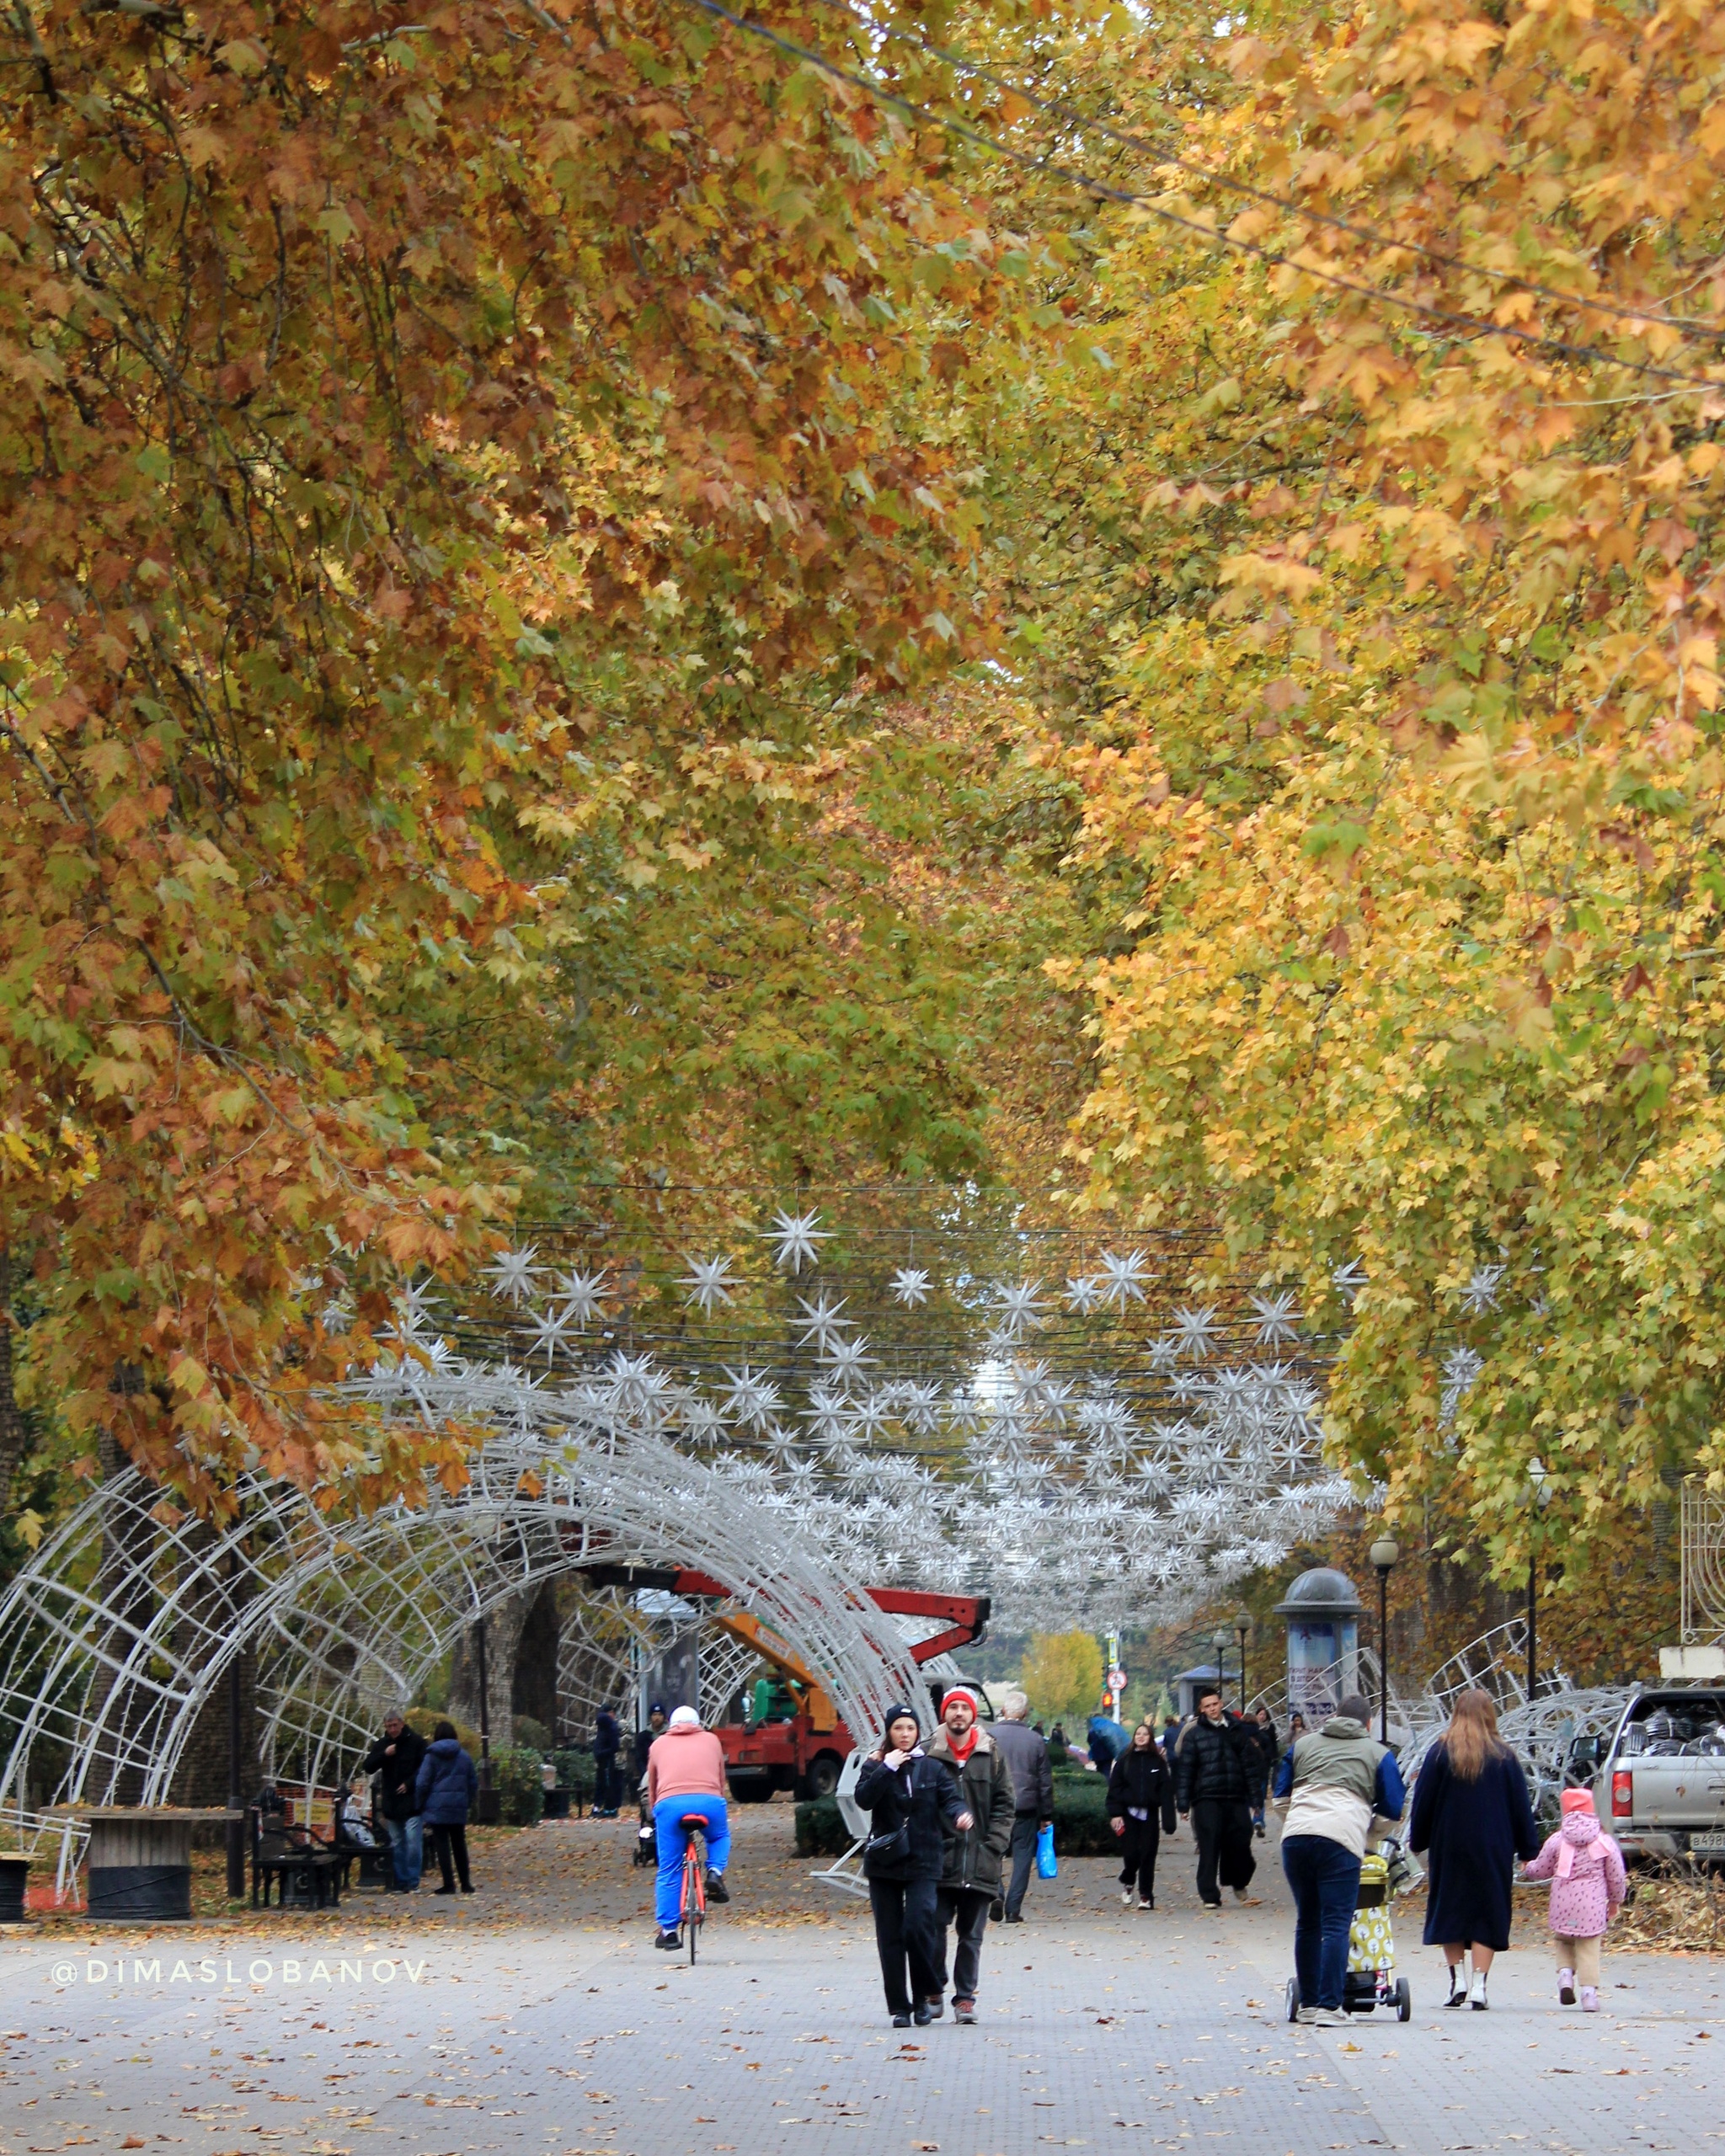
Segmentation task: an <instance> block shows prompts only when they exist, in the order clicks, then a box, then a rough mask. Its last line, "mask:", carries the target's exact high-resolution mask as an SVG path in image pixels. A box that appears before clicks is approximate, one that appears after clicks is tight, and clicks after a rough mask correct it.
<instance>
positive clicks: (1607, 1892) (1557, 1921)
mask: <svg viewBox="0 0 1725 2156" xmlns="http://www.w3.org/2000/svg"><path fill="white" fill-rule="evenodd" d="M1526 1876H1527V1877H1528V1878H1530V1879H1549V1880H1550V1881H1551V1913H1550V1915H1549V1917H1548V1918H1547V1919H1546V1921H1547V1923H1548V1924H1550V1925H1551V1929H1552V1930H1553V1931H1555V1932H1556V1933H1557V1935H1558V1936H1559V1937H1560V1938H1562V1939H1597V1938H1598V1937H1599V1935H1600V1934H1601V1933H1602V1932H1604V1931H1605V1929H1606V1928H1607V1926H1608V1925H1609V1924H1610V1921H1611V1913H1612V1911H1613V1910H1614V1909H1616V1908H1618V1907H1619V1906H1620V1904H1621V1902H1622V1900H1623V1897H1624V1895H1625V1894H1626V1892H1627V1891H1628V1887H1629V1880H1628V1876H1627V1875H1626V1872H1625V1870H1624V1869H1623V1852H1622V1850H1621V1849H1619V1848H1618V1846H1617V1844H1616V1842H1614V1841H1613V1840H1612V1838H1611V1837H1610V1835H1609V1834H1608V1833H1606V1832H1605V1828H1603V1827H1601V1826H1600V1824H1599V1820H1598V1819H1597V1818H1596V1817H1594V1814H1593V1813H1592V1812H1566V1813H1565V1814H1564V1817H1563V1823H1562V1826H1561V1827H1559V1828H1558V1829H1557V1833H1555V1834H1552V1835H1551V1836H1550V1837H1549V1838H1547V1840H1546V1845H1545V1847H1544V1848H1543V1849H1541V1851H1540V1853H1539V1854H1538V1855H1537V1856H1536V1857H1535V1859H1534V1860H1533V1861H1532V1863H1531V1864H1530V1865H1528V1866H1527V1870H1526Z"/></svg>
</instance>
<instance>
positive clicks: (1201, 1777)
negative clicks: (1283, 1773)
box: [1174, 1715, 1265, 1812]
mask: <svg viewBox="0 0 1725 2156" xmlns="http://www.w3.org/2000/svg"><path fill="white" fill-rule="evenodd" d="M1264 1780H1265V1768H1264V1759H1263V1753H1262V1752H1261V1751H1260V1750H1259V1749H1258V1745H1257V1742H1255V1740H1254V1738H1253V1737H1252V1734H1251V1732H1249V1731H1248V1730H1247V1726H1246V1724H1245V1723H1244V1722H1243V1721H1241V1719H1240V1717H1239V1716H1238V1715H1227V1716H1224V1717H1223V1719H1222V1721H1220V1722H1219V1723H1215V1722H1207V1721H1205V1720H1204V1717H1203V1716H1202V1715H1200V1716H1199V1718H1198V1720H1197V1721H1195V1722H1194V1723H1193V1724H1192V1725H1191V1726H1190V1727H1189V1728H1188V1730H1186V1731H1185V1732H1184V1733H1183V1735H1182V1737H1181V1738H1180V1742H1179V1744H1178V1748H1177V1758H1176V1760H1175V1765H1174V1787H1175V1795H1176V1798H1177V1801H1178V1804H1179V1806H1180V1809H1181V1810H1182V1811H1183V1812H1189V1811H1190V1810H1191V1808H1192V1806H1194V1804H1257V1803H1258V1802H1259V1801H1260V1800H1261V1799H1262V1797H1263V1786H1264Z"/></svg>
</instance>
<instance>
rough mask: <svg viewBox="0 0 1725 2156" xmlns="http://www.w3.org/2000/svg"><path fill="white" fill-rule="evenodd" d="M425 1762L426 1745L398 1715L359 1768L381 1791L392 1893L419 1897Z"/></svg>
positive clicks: (390, 1718) (422, 1867)
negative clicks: (373, 1777)
mask: <svg viewBox="0 0 1725 2156" xmlns="http://www.w3.org/2000/svg"><path fill="white" fill-rule="evenodd" d="M423 1758H425V1738H424V1737H421V1736H420V1734H419V1731H418V1730H416V1729H409V1727H408V1726H407V1724H406V1722H404V1721H403V1720H402V1718H401V1716H399V1715H398V1714H387V1715H385V1716H384V1717H383V1734H382V1737H379V1738H378V1740H377V1742H376V1743H375V1744H374V1745H373V1746H372V1747H371V1750H370V1751H369V1752H368V1753H366V1756H365V1758H364V1759H363V1760H362V1761H361V1762H360V1768H361V1771H362V1772H363V1773H365V1774H376V1775H377V1777H378V1778H379V1782H380V1785H381V1786H380V1789H379V1792H378V1797H377V1805H376V1806H375V1807H374V1808H375V1810H376V1812H377V1816H378V1817H379V1818H380V1819H381V1820H382V1822H383V1831H384V1833H386V1834H387V1835H388V1837H389V1855H390V1869H391V1871H392V1872H393V1875H394V1876H393V1881H392V1882H391V1888H390V1891H391V1892H393V1893H397V1894H414V1893H417V1892H419V1875H420V1874H421V1873H422V1872H423V1871H424V1870H425V1822H424V1821H423V1820H422V1819H421V1818H420V1817H419V1797H418V1795H417V1794H416V1792H417V1790H418V1787H419V1762H420V1761H421V1760H422V1759H423Z"/></svg>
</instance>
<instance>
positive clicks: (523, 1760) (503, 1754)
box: [491, 1744, 545, 1827]
mask: <svg viewBox="0 0 1725 2156" xmlns="http://www.w3.org/2000/svg"><path fill="white" fill-rule="evenodd" d="M541 1765H542V1760H541V1759H540V1757H539V1754H538V1753H537V1752H530V1751H528V1750H527V1749H526V1747H525V1746H523V1745H519V1744H510V1745H504V1746H501V1747H499V1749H497V1750H496V1751H494V1753H492V1754H491V1786H492V1788H493V1789H494V1790H496V1791H497V1804H498V1816H499V1819H500V1820H501V1822H502V1823H503V1824H504V1825H505V1827H537V1825H538V1823H539V1822H540V1820H541V1819H542V1817H544V1815H545V1782H544V1778H543V1776H542V1774H540V1772H539V1769H540V1767H541Z"/></svg>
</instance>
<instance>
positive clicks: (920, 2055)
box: [0, 1805, 1725, 2156]
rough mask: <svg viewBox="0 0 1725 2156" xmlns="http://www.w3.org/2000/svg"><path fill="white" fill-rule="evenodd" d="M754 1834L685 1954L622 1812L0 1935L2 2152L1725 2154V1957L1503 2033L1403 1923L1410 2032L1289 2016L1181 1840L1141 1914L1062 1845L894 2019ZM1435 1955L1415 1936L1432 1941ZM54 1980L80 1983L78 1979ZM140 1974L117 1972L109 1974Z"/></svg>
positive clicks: (838, 1915)
mask: <svg viewBox="0 0 1725 2156" xmlns="http://www.w3.org/2000/svg"><path fill="white" fill-rule="evenodd" d="M789 1823H790V1822H789V1819H788V1816H787V1814H786V1812H785V1811H784V1810H783V1809H782V1807H781V1806H777V1805H775V1806H772V1807H770V1808H763V1809H762V1810H761V1811H758V1812H749V1811H745V1812H743V1813H742V1816H741V1818H740V1822H739V1827H740V1834H739V1841H740V1847H739V1851H738V1857H737V1860H736V1865H735V1869H734V1879H735V1882H736V1886H737V1890H738V1892H737V1899H736V1900H735V1901H734V1903H733V1904H732V1906H731V1907H730V1908H729V1909H725V1910H720V1911H717V1912H715V1914H714V1918H713V1923H712V1924H710V1925H709V1927H708V1951H707V1952H706V1953H705V1955H704V1956H703V1959H702V1961H701V1963H700V1965H699V1967H697V1968H695V1969H693V1970H692V1969H690V1967H688V1964H687V1961H686V1959H684V1958H681V1957H680V1958H678V1959H676V1960H672V1959H671V1958H670V1957H669V1956H660V1955H658V1954H655V1953H654V1952H653V1951H651V1949H650V1948H649V1945H647V1937H648V1932H647V1928H646V1925H645V1921H644V1915H643V1914H642V1911H643V1909H644V1902H645V1887H644V1875H643V1874H641V1873H638V1872H632V1871H630V1870H629V1869H628V1863H627V1849H628V1836H629V1831H630V1830H629V1828H628V1822H622V1823H621V1824H620V1825H618V1826H615V1827H611V1826H603V1825H596V1824H595V1823H593V1822H578V1823H574V1824H566V1825H558V1826H552V1827H546V1828H542V1829H540V1830H538V1832H537V1833H532V1834H527V1835H521V1836H517V1837H515V1838H510V1839H508V1840H506V1841H503V1842H500V1843H494V1844H491V1845H490V1846H489V1848H487V1849H483V1852H482V1855H481V1860H480V1864H481V1870H480V1876H481V1877H482V1879H483V1881H484V1891H483V1892H482V1894H480V1895H478V1896H475V1897H473V1899H472V1900H470V1901H464V1902H463V1901H457V1902H446V1901H442V1900H434V1899H433V1898H431V1897H430V1896H429V1895H427V1896H424V1897H421V1898H420V1900H419V1901H418V1902H416V1903H412V1904H406V1905H403V1904H400V1903H380V1902H377V1901H375V1900H367V1901H365V1902H361V1903H350V1904H349V1905H348V1907H347V1908H345V1909H344V1910H343V1911H342V1912H341V1913H340V1914H339V1916H337V1917H334V1918H329V1917H322V1916H318V1917H313V1916H310V1915H305V1916H302V1915H299V1914H293V1915H291V1916H289V1917H287V1918H286V1919H280V1918H277V1917H275V1916H273V1915H272V1916H271V1917H270V1918H269V1919H262V1920H252V1919H247V1920H244V1921H243V1922H241V1923H238V1924H213V1925H212V1924H200V1925H198V1926H196V1927H195V1928H191V1927H188V1928H186V1929H184V1930H183V1931H182V1930H174V1929H171V1928H168V1927H163V1928H162V1929H160V1930H158V1932H156V1933H155V1934H154V1935H142V1934H138V1935H131V1934H128V1935H124V1936H120V1935H112V1934H99V1933H96V1932H93V1931H91V1930H89V1929H82V1928H75V1927H56V1928H55V1929H54V1930H53V1931H52V1932H51V1933H45V1932H34V1933H31V1934H29V1935H17V1934H13V1935H11V1936H10V1937H8V1939H7V1940H6V1942H5V1944H4V1945H0V2032H3V2036H4V2042H3V2044H0V2152H4V2156H25V2152H30V2156H40V2152H48V2151H54V2152H57V2151H60V2150H61V2149H69V2148H84V2147H88V2148H93V2149H102V2150H113V2149H145V2148H147V2149H151V2150H152V2151H155V2152H157V2156H168V2151H170V2150H184V2152H186V2156H275V2153H276V2152H280V2156H393V2152H396V2151H400V2152H402V2156H489V2152H491V2151H504V2150H510V2151H518V2150H523V2149H526V2150H529V2151H536V2152H544V2156H711V2153H713V2152H717V2153H718V2156H724V2152H729V2151H735V2152H737V2156H780V2152H784V2156H789V2153H790V2152H793V2151H794V2152H796V2153H797V2156H821V2152H825V2151H827V2150H852V2149H857V2148H868V2150H870V2151H871V2152H873V2151H883V2152H889V2153H890V2156H914V2152H918V2151H928V2150H936V2149H937V2150H939V2151H941V2152H943V2156H1041V2152H1042V2151H1043V2150H1044V2149H1045V2148H1104V2147H1107V2148H1111V2149H1125V2150H1134V2149H1139V2150H1151V2149H1183V2150H1186V2149H1191V2150H1195V2148H1196V2144H1197V2143H1199V2142H1203V2141H1215V2142H1226V2143H1229V2144H1230V2146H1231V2149H1233V2150H1239V2151H1243V2152H1247V2156H1306V2153H1307V2152H1308V2151H1322V2152H1329V2151H1334V2150H1351V2149H1360V2148H1397V2149H1408V2150H1413V2151H1418V2152H1432V2153H1433V2156H1436V2152H1439V2151H1449V2150H1452V2149H1455V2150H1460V2149H1480V2150H1484V2149H1499V2150H1504V2151H1514V2150H1523V2151H1528V2150H1534V2149H1554V2150H1574V2151H1577V2152H1583V2151H1584V2152H1586V2156H1617V2152H1621V2151H1626V2150H1641V2149H1663V2148H1684V2149H1686V2150H1689V2151H1691V2152H1701V2151H1703V2150H1704V2149H1705V2148H1706V2147H1707V2146H1709V2145H1712V2144H1716V2143H1720V2142H1725V2105H1722V2102H1721V2100H1720V2099H1721V2094H1722V2089H1725V2076H1722V2074H1721V2073H1715V2071H1714V2059H1713V2056H1712V2055H1713V2053H1714V2052H1715V2051H1716V2050H1719V2051H1725V2027H1722V2026H1721V2020H1722V2016H1721V1981H1720V1970H1721V1965H1720V1964H1717V1963H1715V1962H1712V1961H1706V1960H1701V1959H1695V1960H1690V1959H1685V1958H1681V1957H1676V1956H1652V1955H1620V1956H1616V1958H1615V1959H1614V1958H1612V1957H1611V1956H1609V1955H1608V1957H1607V1962H1606V1981H1607V1993H1606V1996H1607V1999H1608V2001H1609V2008H1608V2011H1607V2012H1605V2014H1602V2015H1599V2017H1598V2018H1597V2019H1596V2020H1583V2019H1582V2018H1581V2017H1580V2015H1578V2014H1575V2013H1573V2012H1572V2011H1566V2010H1565V2009H1561V2008H1559V2007H1558V2006H1557V2003H1556V1998H1555V1993H1554V1992H1553V1990H1552V1988H1551V1983H1550V1979H1549V1974H1548V1969H1547V1964H1546V1956H1545V1951H1544V1948H1543V1945H1542V1943H1541V1944H1540V1945H1537V1946H1535V1947H1533V1948H1531V1949H1530V1951H1517V1952H1514V1953H1512V1954H1511V1955H1509V1956H1507V1957H1505V1958H1504V1959H1503V1960H1502V1961H1500V1962H1499V1964H1498V1969H1497V1971H1496V1972H1494V1974H1493V1979H1492V1994H1493V2012H1492V2013H1491V2014H1490V2015H1473V2014H1468V2013H1466V2012H1464V2013H1461V2014H1459V2015H1457V2014H1450V2013H1445V2012H1444V2011H1442V2010H1441V2009H1439V2008H1438V2007H1437V2005H1436V2001H1437V1999H1438V1997H1439V1995H1440V1992H1441V1983H1440V1978H1439V1972H1438V1968H1437V1967H1436V1957H1435V1956H1431V1955H1429V1954H1427V1953H1426V1952H1424V1951H1423V1950H1422V1949H1420V1948H1419V1947H1418V1944H1417V1936H1418V1932H1417V1925H1408V1924H1404V1925H1403V1939H1404V1967H1405V1968H1406V1969H1407V1973H1408V1974H1409V1975H1410V1976H1411V1977H1412V1980H1413V1989H1414V2007H1415V2010H1414V2019H1413V2022H1412V2023H1411V2024H1409V2025H1406V2026H1402V2025H1397V2023H1395V2022H1393V2021H1383V2020H1379V2019H1378V2018H1377V2017H1373V2018H1372V2020H1369V2021H1366V2022H1365V2023H1364V2024H1363V2025H1357V2026H1354V2027H1352V2028H1349V2029H1347V2030H1343V2031H1334V2032H1330V2031H1306V2030H1299V2031H1296V2030H1295V2029H1292V2028H1290V2026H1289V2025H1287V2024H1286V2022H1285V2021H1284V2020H1283V2018H1282V2013H1281V1995H1282V1984H1283V1982H1284V1977H1285V1974H1286V1970H1287V1963H1288V1937H1289V1919H1288V1916H1287V1913H1286V1909H1285V1905H1284V1900H1283V1897H1282V1893H1281V1889H1280V1882H1279V1877H1278V1876H1275V1875H1274V1874H1273V1873H1270V1872H1269V1871H1268V1868H1267V1872H1266V1876H1264V1877H1263V1880H1262V1881H1261V1882H1260V1883H1262V1884H1263V1886H1264V1887H1265V1899H1264V1905H1263V1907H1261V1908H1255V1909H1240V1908H1233V1907H1230V1908H1227V1909H1226V1910H1225V1911H1224V1912H1223V1913H1221V1914H1220V1916H1215V1917H1210V1916H1206V1915H1204V1913H1201V1912H1200V1911H1199V1908H1197V1905H1196V1903H1195V1901H1194V1897H1193V1894H1192V1891H1191V1881H1190V1869H1189V1867H1190V1864H1191V1844H1190V1842H1189V1840H1188V1839H1187V1838H1185V1837H1184V1836H1183V1837H1182V1838H1180V1839H1178V1840H1177V1841H1176V1842H1175V1843H1174V1844H1172V1848H1171V1849H1168V1850H1167V1853H1166V1856H1165V1865H1164V1878H1163V1881H1162V1892H1161V1895H1160V1900H1161V1902H1162V1907H1161V1908H1160V1909H1159V1910H1158V1911H1157V1913H1156V1914H1154V1915H1146V1916H1140V1915H1139V1914H1138V1913H1136V1912H1135V1911H1134V1912H1128V1911H1125V1910H1123V1909H1121V1908H1119V1904H1118V1903H1117V1902H1115V1901H1114V1897H1113V1871H1112V1866H1110V1865H1105V1864H1104V1863H1103V1862H1101V1861H1099V1860H1089V1861H1070V1860H1069V1861H1068V1862H1066V1863H1065V1864H1063V1865H1062V1867H1061V1870H1062V1876H1061V1878H1060V1881H1058V1882H1057V1883H1055V1884H1053V1885H1039V1886H1037V1887H1033V1889H1032V1895H1033V1899H1032V1903H1031V1904H1030V1907H1031V1910H1032V1912H1033V1917H1032V1920H1031V1921H1028V1922H1027V1923H1026V1924H1024V1925H1023V1927H1013V1928H1012V1929H1004V1930H1002V1929H994V1928H992V1927H991V1929H990V1932H989V1935H988V1941H987V1951H986V1956H985V1963H984V1977H985V1986H984V1992H983V1997H982V2001H981V2016H980V2024H979V2025H978V2026H977V2027H976V2028H975V2029H959V2028H958V2027H956V2026H954V2025H953V2023H952V2022H951V2021H950V2020H945V2021H942V2022H937V2023H936V2024H935V2025H933V2026H932V2028H930V2029H927V2030H926V2031H909V2032H907V2031H898V2030H895V2029H893V2028H891V2027H890V2026H889V2025H888V2022H887V2017H886V2015H885V2012H884V2008H883V2007H882V2004H881V1999H880V1989H879V1977H878V1972H877V1970H876V1967H875V1962H874V1956H873V1941H872V1937H871V1935H870V1933H869V1929H868V1915H867V1911H866V1909H865V1908H861V1907H860V1906H854V1905H851V1904H840V1905H838V1906H836V1907H835V1906H833V1905H832V1904H831V1903H830V1902H829V1901H827V1900H826V1899H824V1898H823V1890H821V1889H820V1888H817V1887H812V1886H811V1885H810V1884H809V1879H808V1875H809V1872H810V1871H811V1870H814V1868H815V1867H814V1866H812V1865H806V1864H804V1865H798V1864H796V1863H795V1862H793V1860H789V1859H788V1857H787V1856H786V1855H785V1854H784V1853H783V1852H784V1846H785V1844H787V1843H788V1836H789ZM1409 1942H1413V1943H1411V1944H1410V1943H1409ZM56 1971H57V1973H56ZM116 1971H120V1972H122V1974H121V1975H120V1978H119V1980H116Z"/></svg>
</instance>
